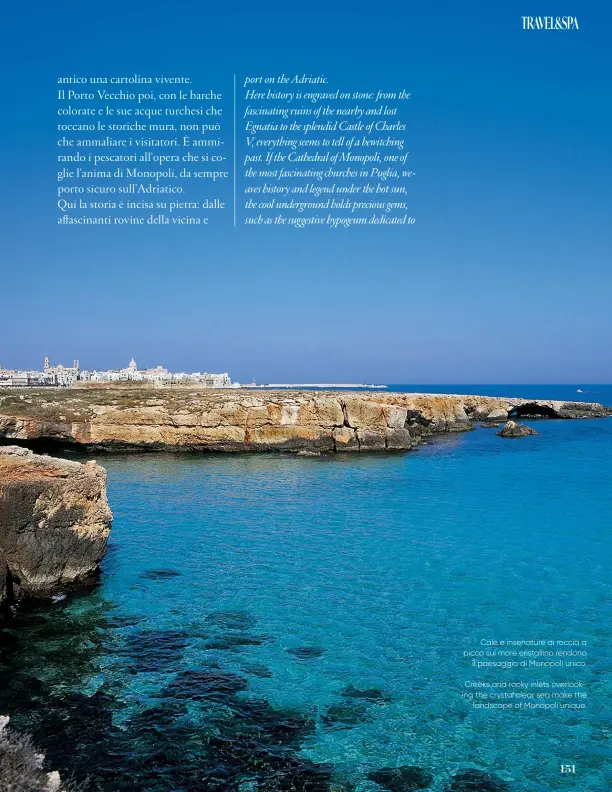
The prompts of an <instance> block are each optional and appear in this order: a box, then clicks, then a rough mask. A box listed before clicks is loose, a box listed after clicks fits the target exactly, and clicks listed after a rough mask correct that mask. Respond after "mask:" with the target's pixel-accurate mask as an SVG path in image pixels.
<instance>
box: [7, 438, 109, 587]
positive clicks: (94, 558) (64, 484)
mask: <svg viewBox="0 0 612 792" xmlns="http://www.w3.org/2000/svg"><path fill="white" fill-rule="evenodd" d="M111 519H112V514H111V511H110V509H109V507H108V501H107V499H106V472H105V470H104V468H101V467H100V466H99V465H98V464H96V463H95V462H87V464H85V465H82V464H80V463H78V462H72V461H67V460H63V459H54V458H53V457H48V456H38V455H37V454H33V453H32V452H31V451H29V450H27V449H25V448H19V447H17V446H8V447H0V603H2V602H3V601H4V602H5V603H6V602H10V601H11V600H12V599H13V598H14V597H16V596H20V595H25V596H31V597H45V596H49V595H51V594H53V593H54V592H55V591H57V590H58V589H61V588H63V587H65V586H67V585H70V584H74V583H80V582H86V581H87V580H88V579H89V578H90V577H91V576H92V575H93V574H94V573H95V571H96V570H97V568H98V565H99V563H100V561H101V560H102V558H103V557H104V554H105V552H106V543H107V539H108V535H109V532H110V522H111Z"/></svg>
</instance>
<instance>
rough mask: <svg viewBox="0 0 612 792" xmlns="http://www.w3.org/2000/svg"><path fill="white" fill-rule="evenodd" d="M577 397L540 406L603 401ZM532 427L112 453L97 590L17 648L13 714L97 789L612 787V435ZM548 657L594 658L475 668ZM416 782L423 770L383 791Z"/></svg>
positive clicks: (1, 685)
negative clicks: (518, 688) (560, 664)
mask: <svg viewBox="0 0 612 792" xmlns="http://www.w3.org/2000/svg"><path fill="white" fill-rule="evenodd" d="M596 387H597V386H593V389H594V390H595V388H596ZM568 388H569V393H571V394H572V395H571V396H570V395H569V394H568V395H565V394H564V395H556V396H550V395H546V394H544V393H542V391H543V390H544V389H543V388H542V386H533V390H534V391H535V392H534V393H528V394H527V395H528V396H531V395H533V396H534V397H537V396H540V397H542V398H582V399H584V400H587V398H588V397H589V396H590V394H587V393H585V394H583V395H582V396H581V395H580V394H578V395H575V390H576V388H575V387H574V388H571V387H569V386H568ZM584 388H585V390H586V389H587V386H584ZM603 388H604V386H599V390H598V392H597V394H596V395H594V396H593V397H592V400H598V401H603V402H607V403H611V402H612V398H606V393H605V389H604V393H603V394H602V389H603ZM423 389H425V388H423ZM478 389H479V390H474V392H483V386H478ZM457 390H458V386H455V392H456V391H457ZM463 392H467V391H466V389H465V387H463ZM491 392H496V393H497V392H500V393H501V392H503V393H504V394H508V393H509V389H508V388H507V387H504V389H503V391H502V390H501V389H499V386H496V388H493V389H492V391H491ZM524 392H525V391H524V390H523V393H524ZM557 393H559V391H558V392H557ZM510 395H512V394H510ZM530 423H531V425H533V426H535V427H536V428H537V429H538V431H539V432H540V434H539V435H538V436H537V437H528V438H524V439H521V440H504V439H502V438H499V437H497V436H496V435H495V432H494V431H493V430H490V429H476V430H475V431H474V432H471V433H466V434H460V435H453V436H449V437H443V438H441V439H439V440H436V441H435V442H431V443H430V444H428V445H425V446H422V447H420V448H419V449H418V450H417V451H415V452H412V453H409V454H403V455H369V456H368V455H363V456H360V455H346V456H342V455H337V456H332V457H321V458H299V457H286V456H283V457H281V456H275V455H269V456H175V455H150V456H112V457H111V456H109V457H105V458H104V459H102V460H100V461H102V463H103V464H104V465H105V467H106V468H107V470H108V475H109V500H110V502H111V506H112V509H113V512H114V515H115V520H114V525H113V532H112V538H111V544H110V551H109V554H108V556H107V558H106V560H105V561H104V565H103V575H102V577H101V582H100V585H99V587H98V588H97V589H95V590H94V591H93V592H89V593H85V594H79V595H78V596H72V595H71V596H68V597H66V599H64V600H60V601H58V602H56V603H54V604H52V605H50V606H48V607H43V608H40V607H39V608H35V609H32V610H25V609H22V611H21V612H20V614H19V615H18V617H17V619H16V621H15V623H14V624H13V625H11V626H10V629H8V630H5V631H4V634H3V637H2V641H3V643H2V653H1V658H2V663H3V665H2V667H1V673H2V676H1V682H0V711H1V712H3V713H4V712H9V713H10V714H11V715H12V716H13V720H14V723H15V724H16V725H19V726H22V727H23V728H26V729H28V730H30V731H31V732H33V733H34V736H35V737H36V739H37V741H38V742H39V743H40V744H41V745H42V746H43V748H44V749H45V750H46V751H47V753H48V755H49V757H50V758H51V760H52V761H54V764H55V766H57V765H59V766H62V767H65V768H68V767H70V768H73V769H75V770H76V772H77V774H78V775H79V774H81V775H82V774H84V773H90V774H91V775H92V776H93V778H94V779H96V781H97V783H99V784H100V787H101V788H102V789H104V790H120V789H121V790H123V789H126V790H128V789H129V790H131V789H133V790H152V791H153V790H155V792H157V790H160V792H161V790H196V789H201V790H208V789H211V790H217V789H218V790H222V789H223V790H226V789H227V790H240V791H241V792H256V791H257V790H266V791H267V790H276V789H278V790H292V789H295V790H311V791H312V792H317V790H321V791H323V790H327V789H336V790H350V789H354V790H356V791H357V792H376V790H380V789H381V788H383V789H385V788H386V789H390V790H393V792H395V790H400V789H407V790H408V789H416V788H423V784H426V785H427V786H426V788H428V789H431V790H435V791H436V792H441V791H442V790H445V791H446V790H452V792H478V790H481V792H497V790H503V789H511V790H515V791H516V792H544V790H550V791H551V792H552V790H565V789H570V790H575V791H576V792H604V790H608V789H611V788H612V752H611V745H610V741H611V739H612V718H611V715H610V713H611V709H612V707H611V705H612V695H611V693H612V690H611V687H612V676H611V674H612V646H611V644H610V621H611V619H610V617H611V615H612V606H611V599H610V594H611V591H612V585H611V584H612V575H611V572H610V560H611V552H610V523H611V519H610V513H611V509H610V507H611V500H612V497H611V495H612V491H611V487H610V474H611V472H612V420H607V421H606V420H589V421H580V420H579V421H540V422H530ZM539 639H546V640H554V641H555V642H556V641H569V642H579V643H578V645H577V646H573V645H568V646H566V647H563V649H564V650H568V651H580V652H583V651H587V652H588V658H586V660H585V659H584V658H583V657H582V656H576V658H575V659H576V660H577V661H578V662H585V666H584V667H580V666H578V667H572V668H554V669H546V668H531V669H525V668H520V667H519V668H518V669H504V668H494V669H474V668H471V667H470V660H469V658H466V657H464V653H465V652H470V651H481V650H482V649H483V647H482V646H481V641H482V640H498V641H499V640H539ZM585 642H586V648H585ZM558 648H559V647H558V646H555V647H554V649H558ZM498 660H499V658H498ZM468 680H472V681H484V682H487V681H488V682H498V681H505V682H516V681H527V682H530V681H539V682H548V683H552V682H559V681H570V682H573V683H578V682H582V683H584V685H585V687H584V688H568V689H567V690H572V691H573V690H579V691H586V692H587V699H586V708H585V709H551V710H541V709H537V710H531V711H525V710H520V711H507V710H506V711H504V710H502V711H500V710H491V709H473V708H472V703H473V701H474V700H473V699H472V700H470V699H469V698H466V697H464V696H463V695H462V694H464V693H466V691H468V692H469V691H473V690H475V689H474V688H466V687H465V682H466V681H468ZM506 690H510V688H506ZM537 690H543V689H540V688H538V689H537ZM549 690H550V689H549ZM534 701H535V699H534ZM563 701H564V703H567V700H563ZM571 701H572V702H574V703H585V702H584V700H583V699H579V700H574V699H571ZM562 764H569V765H574V766H575V772H574V773H569V774H568V773H561V772H560V766H561V765H562ZM403 765H408V766H412V767H418V768H421V770H422V771H424V772H422V773H421V774H420V775H419V774H418V773H417V772H416V771H412V772H411V774H409V776H405V778H404V782H405V783H404V785H403V786H398V785H397V784H399V781H398V780H397V778H395V781H394V780H393V779H392V778H391V777H390V776H389V775H388V774H387V775H386V776H385V775H383V776H378V782H379V783H377V782H376V780H375V779H376V777H377V776H376V771H378V770H380V769H381V768H389V767H399V766H403ZM478 770H479V771H482V774H481V775H478V774H476V773H474V774H473V775H465V773H468V771H469V772H472V771H478ZM484 773H486V774H489V775H488V776H487V775H484ZM371 774H374V777H373V778H372V777H369V776H370V775H371ZM390 778H391V780H389V779H390ZM407 778H409V779H410V780H409V781H406V779H407ZM453 779H454V780H453ZM385 784H386V786H385ZM394 784H395V785H394ZM406 784H407V785H406ZM415 784H420V786H418V785H417V786H415ZM504 785H506V786H504Z"/></svg>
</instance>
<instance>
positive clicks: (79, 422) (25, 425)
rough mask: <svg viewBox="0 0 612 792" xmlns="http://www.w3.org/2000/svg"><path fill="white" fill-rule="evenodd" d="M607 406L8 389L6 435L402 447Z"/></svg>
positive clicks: (1, 403)
mask: <svg viewBox="0 0 612 792" xmlns="http://www.w3.org/2000/svg"><path fill="white" fill-rule="evenodd" d="M609 414H611V410H609V409H608V408H606V407H602V406H601V405H599V404H590V403H581V402H555V401H532V400H527V399H506V398H493V397H485V396H459V395H437V394H414V393H382V392H376V393H369V392H311V391H283V392H274V391H250V390H226V391H211V390H205V389H197V388H188V387H184V388H183V387H176V388H164V389H162V388H150V387H142V386H136V387H134V386H131V387H129V386H124V387H121V386H115V387H86V388H65V389H57V388H53V389H50V388H49V389H40V390H32V389H30V390H27V389H26V390H21V391H19V392H17V391H9V390H8V389H7V390H4V391H0V440H2V439H4V440H5V441H7V440H17V441H22V442H24V443H26V444H30V445H32V446H34V447H36V445H37V444H40V445H41V446H42V447H44V446H45V444H46V445H47V447H48V445H49V444H53V443H60V444H63V445H73V446H76V447H78V446H80V447H83V448H87V449H92V450H105V449H107V450H118V451H120V450H150V451H155V450H193V451H273V450H278V451H292V452H299V451H301V450H303V451H310V452H312V451H314V452H352V451H402V450H406V449H409V448H411V447H412V446H414V445H415V444H416V443H418V442H419V440H420V438H421V437H422V436H424V435H430V434H434V433H437V432H455V431H465V430H467V429H471V428H472V421H506V420H508V419H509V418H510V417H540V418H584V417H602V416H606V415H609Z"/></svg>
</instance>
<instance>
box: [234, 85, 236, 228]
mask: <svg viewBox="0 0 612 792" xmlns="http://www.w3.org/2000/svg"><path fill="white" fill-rule="evenodd" d="M234 228H236V75H235V74H234Z"/></svg>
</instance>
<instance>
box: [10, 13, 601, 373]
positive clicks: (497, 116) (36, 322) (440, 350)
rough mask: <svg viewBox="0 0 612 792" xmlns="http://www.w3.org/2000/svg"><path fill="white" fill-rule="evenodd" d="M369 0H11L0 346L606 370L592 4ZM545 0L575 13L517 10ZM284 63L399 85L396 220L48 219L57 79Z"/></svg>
mask: <svg viewBox="0 0 612 792" xmlns="http://www.w3.org/2000/svg"><path fill="white" fill-rule="evenodd" d="M381 6H382V7H381V10H380V11H379V10H378V9H376V6H373V5H372V4H370V9H369V10H367V11H366V10H362V8H361V6H358V5H353V6H352V8H350V9H349V8H348V7H347V6H343V8H344V9H345V10H342V11H337V12H334V13H330V12H329V11H327V12H320V13H319V12H314V11H310V12H297V11H296V12H287V11H286V10H280V9H281V8H282V7H281V6H280V5H278V7H277V8H276V9H273V8H272V6H271V5H267V6H266V8H269V9H270V10H268V11H258V12H255V11H254V10H253V9H254V8H255V4H249V5H248V8H249V9H250V10H249V11H246V10H245V9H244V7H242V6H240V5H238V4H231V3H227V4H225V6H224V11H223V12H211V11H209V10H208V9H207V7H206V4H203V3H196V2H185V1H184V0H183V2H175V3H173V4H172V5H170V4H167V3H163V4H162V3H157V2H155V1H154V0H150V1H149V2H147V3H144V2H140V0H137V1H136V2H129V3H126V2H122V3H118V2H115V0H109V2H106V3H104V4H82V3H76V2H66V1H65V0H58V2H54V3H42V2H34V3H28V4H27V5H24V7H23V9H21V10H19V9H18V8H17V6H16V4H14V5H13V7H12V8H11V9H9V11H8V14H9V15H10V18H9V19H8V20H6V19H5V30H8V31H9V40H8V42H6V44H7V46H6V47H4V51H3V55H2V58H3V60H5V64H4V68H5V74H6V73H8V75H9V77H8V85H7V91H8V93H7V98H6V99H5V102H6V103H7V106H8V108H9V112H8V113H6V114H5V119H6V120H5V123H4V124H3V125H2V127H1V135H2V138H3V140H2V143H3V152H4V157H3V161H4V166H3V167H4V169H5V175H4V178H3V180H2V184H3V187H2V206H3V211H2V219H3V228H4V231H3V234H2V242H1V248H0V252H1V254H2V261H3V263H2V265H1V266H2V272H1V281H0V282H1V286H0V288H1V290H2V302H1V306H2V307H1V308H0V362H1V363H2V364H4V365H5V366H24V367H25V366H28V367H30V366H39V365H40V363H41V361H42V357H43V355H45V354H48V355H49V356H50V357H51V359H52V360H53V361H63V362H70V361H72V359H73V358H75V357H76V358H79V359H80V360H81V363H82V365H83V366H86V367H89V368H94V367H95V368H101V367H115V366H119V365H126V364H127V362H128V361H129V359H130V358H131V357H132V356H134V357H135V358H136V360H137V361H138V363H139V365H143V366H144V365H157V364H164V365H167V366H168V367H170V368H171V369H173V370H200V371H203V370H209V371H211V370H212V371H217V370H221V371H229V372H230V373H231V375H232V376H233V377H234V378H235V379H238V380H244V381H247V380H251V379H252V378H256V379H257V381H261V382H266V381H275V382H283V381H306V382H309V381H378V382H415V383H417V382H438V383H444V382H453V383H462V382H463V383H468V382H492V383H499V382H504V383H511V382H611V381H612V358H611V355H610V348H609V344H610V338H611V336H612V311H610V297H611V295H612V272H611V269H612V268H611V266H610V263H611V260H612V256H611V251H612V245H611V241H612V240H611V236H612V230H611V229H612V223H611V221H610V217H611V213H612V199H611V192H612V191H611V186H610V185H611V184H612V154H611V149H610V147H611V141H612V110H611V106H610V84H611V83H610V81H611V78H612V58H611V57H610V54H609V44H610V39H611V33H612V30H611V28H612V25H611V22H612V11H611V10H610V8H609V6H606V5H605V4H604V3H593V2H584V0H581V2H580V3H578V2H575V3H574V6H573V7H566V6H565V5H563V8H561V4H560V3H559V2H557V1H556V0H555V2H552V1H551V2H548V3H543V2H539V0H534V1H533V2H532V0H525V2H521V3H518V2H504V3H500V4H492V3H489V2H486V3H485V2H473V3H470V4H457V3H416V2H412V1H411V0H408V2H405V3H403V4H402V7H401V10H399V9H396V8H395V6H394V5H384V6H383V5H382V4H381ZM495 6H499V7H495ZM570 6H571V3H570ZM309 8H316V6H314V5H309ZM550 13H553V14H555V13H557V14H574V15H577V16H578V19H579V24H580V30H579V31H577V32H553V31H541V32H526V31H523V30H522V29H521V20H520V17H521V15H522V14H532V15H538V14H550ZM5 16H6V14H5ZM7 25H8V27H7ZM281 71H282V72H285V73H287V74H290V73H293V72H296V73H297V72H302V71H306V72H309V73H321V74H325V75H327V76H328V78H329V80H330V83H333V84H334V85H337V86H346V88H347V89H351V90H356V89H361V88H379V87H380V88H383V89H387V88H388V89H397V88H399V87H404V88H406V89H407V90H409V91H410V92H411V94H412V98H411V100H410V105H409V108H407V112H406V121H407V124H408V130H407V140H408V147H409V149H410V151H411V167H412V168H413V169H414V170H415V171H416V173H417V177H416V178H415V179H414V181H413V182H412V183H411V185H410V189H411V207H412V208H411V213H412V214H414V215H415V216H416V217H417V223H416V225H415V226H413V227H411V228H408V227H397V228H389V227H387V228H379V227H367V228H353V229H351V230H342V229H338V230H336V231H331V230H329V229H316V228H308V229H304V230H301V231H300V230H296V229H289V228H280V229H279V228H272V229H269V228H261V227H260V228H253V227H249V228H242V227H238V228H236V229H234V228H233V227H232V226H231V218H230V216H229V215H228V218H227V222H224V223H221V224H217V225H216V226H215V227H210V228H202V227H197V226H196V227H191V228H185V227H183V228H178V229H177V228H172V227H163V228H150V227H149V228H120V229H119V228H112V229H111V228H106V227H98V228H95V227H86V228H77V227H58V226H57V225H56V210H55V197H54V195H55V186H56V181H55V176H56V162H55V156H56V146H55V138H56V134H57V133H56V131H55V124H56V123H57V121H56V119H57V116H56V115H55V110H56V105H55V95H56V94H55V92H56V89H57V84H56V81H57V77H58V76H60V75H69V74H83V75H109V76H110V75H111V74H126V75H127V74H134V73H139V74H158V73H165V74H176V75H188V76H191V77H192V79H193V81H194V84H195V85H196V86H200V87H202V88H206V87H215V88H217V87H220V88H221V89H223V90H225V91H226V92H227V93H228V95H229V93H230V91H231V87H232V79H233V74H234V73H236V74H237V75H238V79H240V76H245V75H248V74H276V73H278V72H281ZM228 110H229V107H228ZM7 121H8V123H7Z"/></svg>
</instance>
